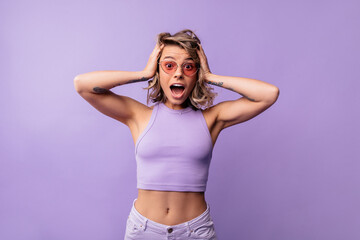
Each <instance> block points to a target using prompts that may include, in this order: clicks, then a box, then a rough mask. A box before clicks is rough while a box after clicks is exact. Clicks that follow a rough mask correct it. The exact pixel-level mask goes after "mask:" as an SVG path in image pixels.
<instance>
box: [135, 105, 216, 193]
mask: <svg viewBox="0 0 360 240" xmlns="http://www.w3.org/2000/svg"><path fill="white" fill-rule="evenodd" d="M212 150H213V143H212V139H211V135H210V132H209V129H208V127H207V124H206V121H205V118H204V116H203V114H202V111H201V110H197V111H196V110H193V109H192V108H191V107H190V106H189V107H187V108H185V109H180V110H174V109H171V108H168V107H167V106H166V105H165V104H164V103H159V102H158V103H156V104H155V105H154V108H153V111H152V114H151V118H150V121H149V123H148V125H147V126H146V128H145V130H144V131H143V132H142V133H141V135H140V136H139V138H138V140H137V142H136V144H135V157H136V165H137V188H140V189H147V190H159V191H189V192H205V190H206V184H207V180H208V175H209V166H210V162H211V157H212Z"/></svg>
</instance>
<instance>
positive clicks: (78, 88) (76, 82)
mask: <svg viewBox="0 0 360 240" xmlns="http://www.w3.org/2000/svg"><path fill="white" fill-rule="evenodd" d="M73 81H74V87H75V90H76V91H77V92H78V93H80V92H81V80H80V75H77V76H76V77H75V78H74V80H73Z"/></svg>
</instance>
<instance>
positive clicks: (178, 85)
mask: <svg viewBox="0 0 360 240" xmlns="http://www.w3.org/2000/svg"><path fill="white" fill-rule="evenodd" d="M171 86H172V87H184V86H183V85H180V84H176V83H175V84H173V85H171Z"/></svg>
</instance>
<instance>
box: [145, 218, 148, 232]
mask: <svg viewBox="0 0 360 240" xmlns="http://www.w3.org/2000/svg"><path fill="white" fill-rule="evenodd" d="M147 222H148V219H147V218H145V222H144V231H145V230H146V226H147Z"/></svg>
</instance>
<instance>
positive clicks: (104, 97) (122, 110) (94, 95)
mask: <svg viewBox="0 0 360 240" xmlns="http://www.w3.org/2000/svg"><path fill="white" fill-rule="evenodd" d="M161 49H162V47H160V46H158V45H156V46H155V48H154V50H153V52H152V53H151V55H150V57H149V60H148V63H147V65H146V67H145V68H144V70H143V71H135V72H129V71H94V72H89V73H83V74H79V75H77V76H76V77H75V78H74V86H75V89H76V91H77V92H78V93H79V94H80V95H81V97H83V98H84V99H85V100H86V101H87V102H89V103H90V104H91V105H92V106H93V107H95V108H96V109H97V110H99V111H100V112H102V113H103V114H105V115H107V116H109V117H112V118H114V119H116V120H119V121H121V122H122V123H124V124H126V125H128V126H129V127H131V126H130V125H132V127H133V126H135V125H138V124H137V121H139V119H141V116H142V115H141V114H142V112H143V111H144V110H147V109H149V107H147V106H145V105H144V104H142V103H140V102H138V101H136V100H134V99H132V98H130V97H127V96H121V95H117V94H115V93H113V92H112V91H110V89H111V88H113V87H116V86H120V85H124V84H128V83H134V82H140V81H146V80H148V79H150V78H152V77H153V76H154V75H155V71H156V68H157V58H158V56H159V53H160V51H161Z"/></svg>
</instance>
